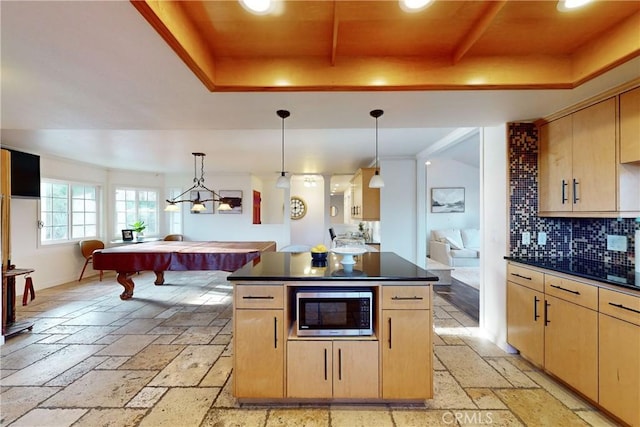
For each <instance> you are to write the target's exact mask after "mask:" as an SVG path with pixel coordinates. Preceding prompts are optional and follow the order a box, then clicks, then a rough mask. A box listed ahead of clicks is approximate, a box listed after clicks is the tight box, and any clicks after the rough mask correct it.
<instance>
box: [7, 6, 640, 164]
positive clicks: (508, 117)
mask: <svg viewBox="0 0 640 427" xmlns="http://www.w3.org/2000/svg"><path fill="white" fill-rule="evenodd" d="M0 13H1V42H2V45H1V48H2V50H1V56H2V63H1V65H2V88H1V89H2V93H1V97H2V98H1V102H2V104H1V121H2V123H1V129H2V134H1V142H2V145H3V146H8V147H11V148H17V149H21V150H23V151H28V152H33V153H37V154H41V155H42V154H46V155H53V156H60V157H65V158H70V159H75V160H79V161H83V162H89V163H93V164H96V165H99V166H103V167H107V168H119V169H120V168H122V169H131V170H140V171H150V172H166V173H179V172H185V173H188V172H191V171H192V170H193V169H192V168H193V159H192V157H191V154H190V153H191V152H193V151H202V152H204V153H206V154H207V158H206V172H207V174H216V173H248V172H250V173H253V174H256V175H266V174H276V172H277V171H278V170H280V159H281V158H280V156H281V154H280V144H281V120H280V118H278V117H277V116H276V113H275V112H276V110H278V109H283V108H284V109H288V110H290V111H291V117H289V118H288V119H286V122H285V127H286V131H285V135H286V140H285V141H286V167H285V169H286V170H288V171H291V172H294V173H324V174H339V173H352V172H353V171H355V169H357V168H358V167H363V166H368V165H370V164H371V163H372V161H373V159H374V142H375V139H374V135H375V131H374V129H375V127H374V126H375V122H374V119H372V118H371V117H370V116H369V111H370V110H372V109H374V108H381V109H383V110H385V114H384V115H383V116H382V117H381V118H380V119H379V146H380V148H379V149H380V157H381V158H382V159H384V158H392V157H399V156H402V157H404V156H415V155H416V154H417V153H420V152H424V150H426V149H428V147H429V146H431V145H433V144H435V143H438V141H441V140H443V139H446V138H445V137H446V136H447V135H448V134H450V133H451V132H453V131H454V130H455V129H456V128H458V127H478V126H491V125H497V124H500V123H504V122H509V121H525V120H532V119H536V118H539V117H543V116H545V115H548V114H550V113H553V112H555V111H557V110H559V109H561V108H563V107H565V106H568V105H570V104H573V103H576V102H578V101H581V100H583V99H586V98H588V97H590V96H592V95H594V94H597V93H599V92H602V91H604V90H606V89H609V88H611V87H614V86H616V85H618V84H621V83H624V82H627V81H629V80H632V79H633V78H636V77H638V76H640V58H636V59H634V60H633V61H630V62H627V63H626V64H623V65H622V66H620V67H618V68H616V69H614V70H613V71H610V72H609V73H607V74H605V75H603V76H601V77H598V78H597V79H594V80H592V81H590V82H588V83H586V84H584V85H582V86H580V87H579V88H577V89H574V90H481V91H422V92H410V91H407V92H398V91H396V92H384V91H376V92H278V93H273V92H270V93H256V92H251V93H211V92H209V91H208V90H207V89H206V88H205V87H204V85H203V84H202V83H201V82H200V81H199V80H198V79H197V78H196V77H195V76H194V75H193V73H192V72H191V71H190V70H189V69H188V68H187V67H186V66H185V65H184V63H183V62H182V61H181V60H180V59H179V58H178V57H177V56H176V55H175V53H174V52H173V51H172V50H171V49H170V48H169V47H168V46H167V45H166V43H165V42H164V41H163V40H162V39H161V38H160V36H159V35H158V34H157V33H156V32H155V30H154V29H153V28H151V26H149V24H148V23H147V22H146V21H145V20H144V19H143V17H142V16H141V15H140V14H139V13H138V12H137V11H136V10H135V8H134V7H133V6H132V5H131V4H130V3H129V2H125V1H68V2H58V1H42V2H39V1H24V2H18V1H15V2H14V1H2V2H0ZM463 144H464V143H463ZM458 151H461V152H464V151H465V150H458Z"/></svg>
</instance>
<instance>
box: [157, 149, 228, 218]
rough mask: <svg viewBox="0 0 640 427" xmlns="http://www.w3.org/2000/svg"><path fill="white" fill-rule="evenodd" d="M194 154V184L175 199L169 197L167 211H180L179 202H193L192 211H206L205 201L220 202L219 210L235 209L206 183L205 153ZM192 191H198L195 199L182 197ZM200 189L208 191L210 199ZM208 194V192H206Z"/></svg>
mask: <svg viewBox="0 0 640 427" xmlns="http://www.w3.org/2000/svg"><path fill="white" fill-rule="evenodd" d="M191 154H192V155H193V185H192V186H191V187H190V188H189V189H188V190H186V191H184V192H182V193H181V194H179V195H178V196H176V197H174V198H173V199H171V200H169V199H167V207H165V208H164V210H165V212H180V207H179V206H178V203H191V211H192V212H202V211H206V210H207V207H206V206H205V204H204V203H205V202H218V203H220V204H219V205H218V210H219V211H229V210H231V209H233V207H232V206H231V204H230V203H229V200H228V199H225V198H222V197H220V195H219V194H218V193H216V192H215V191H213V190H210V189H209V188H207V187H206V186H205V185H204V156H206V154H204V153H191ZM198 159H200V178H198V169H197V167H198V163H197V162H198ZM191 191H195V192H196V197H195V199H193V200H192V199H190V198H189V197H186V198H181V197H182V196H188V194H187V193H189V194H191ZM200 191H203V192H204V191H208V192H209V193H210V197H212V198H210V199H201V198H200ZM205 194H207V193H205Z"/></svg>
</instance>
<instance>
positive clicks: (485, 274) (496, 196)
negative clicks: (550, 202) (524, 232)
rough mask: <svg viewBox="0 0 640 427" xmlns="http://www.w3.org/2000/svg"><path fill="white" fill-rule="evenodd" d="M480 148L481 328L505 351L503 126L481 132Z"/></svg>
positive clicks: (505, 177) (505, 178)
mask: <svg viewBox="0 0 640 427" xmlns="http://www.w3.org/2000/svg"><path fill="white" fill-rule="evenodd" d="M480 138H481V140H480V144H481V167H480V169H481V170H482V175H481V188H482V190H481V200H482V203H481V209H480V223H481V254H482V256H481V258H480V262H481V267H480V273H481V279H480V282H481V283H480V328H481V330H482V331H483V332H484V333H485V335H486V336H487V337H488V338H489V339H490V340H492V341H493V342H494V343H496V344H497V345H498V346H500V347H501V348H503V349H505V350H509V348H510V347H509V345H508V344H507V342H506V341H507V291H506V269H507V268H506V262H505V260H504V256H505V255H507V253H508V249H509V248H508V243H509V242H508V230H507V228H508V223H507V218H508V216H507V215H508V209H509V207H508V204H507V196H508V191H509V186H508V182H509V181H508V169H507V166H508V153H507V148H508V143H507V127H506V125H501V126H496V127H490V128H483V129H481V131H480Z"/></svg>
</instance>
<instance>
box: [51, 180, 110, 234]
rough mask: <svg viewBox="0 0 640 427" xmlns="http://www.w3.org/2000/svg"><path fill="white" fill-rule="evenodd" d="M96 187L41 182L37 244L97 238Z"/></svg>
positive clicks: (61, 182)
mask: <svg viewBox="0 0 640 427" xmlns="http://www.w3.org/2000/svg"><path fill="white" fill-rule="evenodd" d="M98 194H99V187H98V186H96V185H91V184H80V183H70V182H63V181H54V180H45V179H43V180H42V183H41V185H40V221H41V232H40V241H41V242H42V243H45V244H46V243H62V242H65V241H77V240H81V239H87V238H96V237H98Z"/></svg>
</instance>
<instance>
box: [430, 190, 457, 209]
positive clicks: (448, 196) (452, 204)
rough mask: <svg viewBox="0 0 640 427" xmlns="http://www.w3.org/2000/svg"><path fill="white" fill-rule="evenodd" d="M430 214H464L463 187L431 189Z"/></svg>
mask: <svg viewBox="0 0 640 427" xmlns="http://www.w3.org/2000/svg"><path fill="white" fill-rule="evenodd" d="M431 212H433V213H453V212H464V187H440V188H431Z"/></svg>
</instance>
